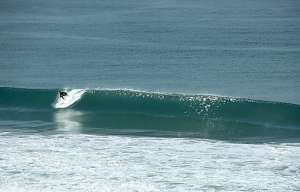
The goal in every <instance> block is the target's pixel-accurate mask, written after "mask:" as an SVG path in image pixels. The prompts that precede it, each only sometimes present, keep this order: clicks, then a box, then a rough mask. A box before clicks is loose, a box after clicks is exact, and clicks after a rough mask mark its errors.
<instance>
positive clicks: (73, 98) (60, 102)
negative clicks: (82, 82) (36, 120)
mask: <svg viewBox="0 0 300 192" xmlns="http://www.w3.org/2000/svg"><path fill="white" fill-rule="evenodd" d="M66 92H67V95H66V96H64V98H61V97H59V95H58V96H57V98H56V102H55V103H54V105H53V106H54V108H56V109H62V108H67V107H70V106H72V105H74V104H75V103H76V102H78V101H79V100H80V99H81V97H82V96H83V94H84V93H85V90H84V89H73V90H71V91H66Z"/></svg>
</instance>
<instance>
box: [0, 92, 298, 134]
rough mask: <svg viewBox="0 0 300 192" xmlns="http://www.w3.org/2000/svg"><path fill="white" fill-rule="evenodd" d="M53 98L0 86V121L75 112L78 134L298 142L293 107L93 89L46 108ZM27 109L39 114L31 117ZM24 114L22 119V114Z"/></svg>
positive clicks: (48, 94)
mask: <svg viewBox="0 0 300 192" xmlns="http://www.w3.org/2000/svg"><path fill="white" fill-rule="evenodd" d="M56 94H57V90H49V89H23V88H7V87H2V88H0V108H1V112H0V114H1V116H0V121H1V119H2V120H10V121H13V120H14V118H17V117H18V118H17V119H20V118H21V119H22V121H33V120H35V121H36V120H40V119H42V120H43V121H47V122H50V123H51V122H52V123H53V124H55V122H54V120H55V119H53V117H52V116H53V115H54V116H55V115H57V114H62V113H67V112H68V113H72V111H73V113H74V111H75V112H77V113H80V117H76V118H77V119H76V118H75V117H73V120H74V121H78V122H80V123H81V126H82V127H83V130H82V132H87V133H89V132H93V131H94V132H97V130H98V132H99V133H101V131H99V130H101V129H102V131H103V130H104V129H105V131H106V132H107V133H110V132H114V133H117V134H120V133H124V134H136V135H139V134H143V135H154V136H189V137H205V138H225V139H230V138H240V137H283V138H291V137H293V138H300V118H299V117H300V106H299V105H296V104H289V103H280V102H268V101H257V100H249V99H241V98H230V97H220V96H208V95H183V94H162V93H151V92H142V91H134V90H126V89H120V90H109V89H102V90H101V89H99V90H97V89H95V90H87V92H86V93H85V95H84V96H83V97H82V99H81V100H80V101H79V102H78V103H77V104H76V105H75V106H73V107H72V109H64V110H56V109H54V108H53V107H52V103H53V102H54V100H55V98H56ZM29 109H31V110H32V111H41V112H39V115H35V114H34V113H35V112H28V111H30V110H29ZM26 110H27V112H26V115H25V112H22V111H26ZM28 113H32V114H31V115H28ZM43 114H44V115H43ZM22 115H23V116H26V117H23V118H22ZM20 116H21V117H20ZM1 117H2V118H1ZM36 118H38V119H36ZM74 118H75V119H74ZM89 127H92V128H93V129H89ZM97 128H98V129H97ZM92 130H93V131H92ZM120 130H121V131H120ZM129 132H130V133H129Z"/></svg>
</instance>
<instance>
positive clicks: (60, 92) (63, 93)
mask: <svg viewBox="0 0 300 192" xmlns="http://www.w3.org/2000/svg"><path fill="white" fill-rule="evenodd" d="M67 95H68V94H67V92H65V91H59V97H60V98H62V99H64V96H67Z"/></svg>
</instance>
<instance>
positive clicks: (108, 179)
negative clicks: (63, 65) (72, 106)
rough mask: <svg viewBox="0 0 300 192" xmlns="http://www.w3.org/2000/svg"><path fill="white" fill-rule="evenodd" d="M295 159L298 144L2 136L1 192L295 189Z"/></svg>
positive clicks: (298, 167)
mask: <svg viewBox="0 0 300 192" xmlns="http://www.w3.org/2000/svg"><path fill="white" fill-rule="evenodd" d="M67 116H68V115H67ZM299 159H300V144H299V143H298V144H297V143H296V144H262V145H260V144H256V145H254V144H232V143H226V142H215V141H209V140H200V139H177V138H168V139H165V138H145V137H135V138H134V137H133V138H131V137H117V136H94V135H83V134H61V135H52V136H49V135H44V136H42V135H38V134H37V135H12V134H2V135H0V191H8V192H10V191H13V192H19V191H20V192H22V191H33V192H34V191H149V192H150V191H297V190H299V189H300V161H299Z"/></svg>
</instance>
